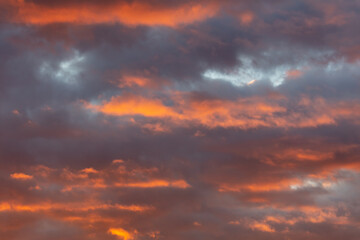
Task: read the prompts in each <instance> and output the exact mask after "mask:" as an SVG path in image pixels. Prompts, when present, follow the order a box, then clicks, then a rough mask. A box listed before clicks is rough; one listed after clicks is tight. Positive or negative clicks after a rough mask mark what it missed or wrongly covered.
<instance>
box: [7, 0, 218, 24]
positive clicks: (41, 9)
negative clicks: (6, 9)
mask: <svg viewBox="0 0 360 240" xmlns="http://www.w3.org/2000/svg"><path fill="white" fill-rule="evenodd" d="M11 3H12V4H13V5H15V6H16V7H17V8H18V13H17V15H16V16H15V18H14V21H16V22H25V23H30V24H49V23H79V24H96V23H115V22H120V23H123V24H127V25H166V26H176V25H179V24H188V23H192V22H196V21H201V20H204V19H206V18H209V17H212V16H213V15H215V14H216V12H217V8H218V7H217V6H216V5H215V4H213V3H208V4H183V5H180V6H179V7H176V8H174V7H173V8H170V7H162V8H160V7H153V6H151V5H150V4H146V3H139V2H132V3H126V2H123V3H115V4H112V5H104V6H100V7H99V6H94V5H91V4H87V5H64V6H60V5H59V6H57V7H50V6H46V5H36V4H34V3H29V2H25V1H23V0H21V1H15V0H14V1H12V2H11Z"/></svg>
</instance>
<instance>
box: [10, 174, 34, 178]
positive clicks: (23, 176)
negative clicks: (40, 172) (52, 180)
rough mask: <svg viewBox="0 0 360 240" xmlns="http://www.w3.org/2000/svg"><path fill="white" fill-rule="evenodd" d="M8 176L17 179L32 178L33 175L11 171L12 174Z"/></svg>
mask: <svg viewBox="0 0 360 240" xmlns="http://www.w3.org/2000/svg"><path fill="white" fill-rule="evenodd" d="M10 177H11V178H12V179H17V180H30V179H33V176H31V175H27V174H25V173H13V174H11V175H10Z"/></svg>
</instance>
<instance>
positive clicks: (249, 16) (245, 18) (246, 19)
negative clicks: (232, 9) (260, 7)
mask: <svg viewBox="0 0 360 240" xmlns="http://www.w3.org/2000/svg"><path fill="white" fill-rule="evenodd" d="M254 18H255V16H254V14H253V13H252V12H249V11H248V12H243V13H241V14H240V16H239V20H240V22H241V24H243V25H249V24H250V23H251V22H252V21H253V20H254Z"/></svg>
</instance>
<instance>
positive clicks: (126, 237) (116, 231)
mask: <svg viewBox="0 0 360 240" xmlns="http://www.w3.org/2000/svg"><path fill="white" fill-rule="evenodd" d="M109 233H110V234H112V235H115V236H117V237H118V238H119V239H122V240H131V239H134V238H133V237H134V236H133V234H131V233H129V232H128V231H126V230H124V229H122V228H110V229H109Z"/></svg>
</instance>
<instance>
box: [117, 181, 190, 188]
mask: <svg viewBox="0 0 360 240" xmlns="http://www.w3.org/2000/svg"><path fill="white" fill-rule="evenodd" d="M115 186H117V187H133V188H157V187H171V188H183V189H185V188H189V187H190V185H189V184H188V183H187V182H185V181H184V180H176V181H165V180H152V181H147V182H132V183H116V184H115Z"/></svg>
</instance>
